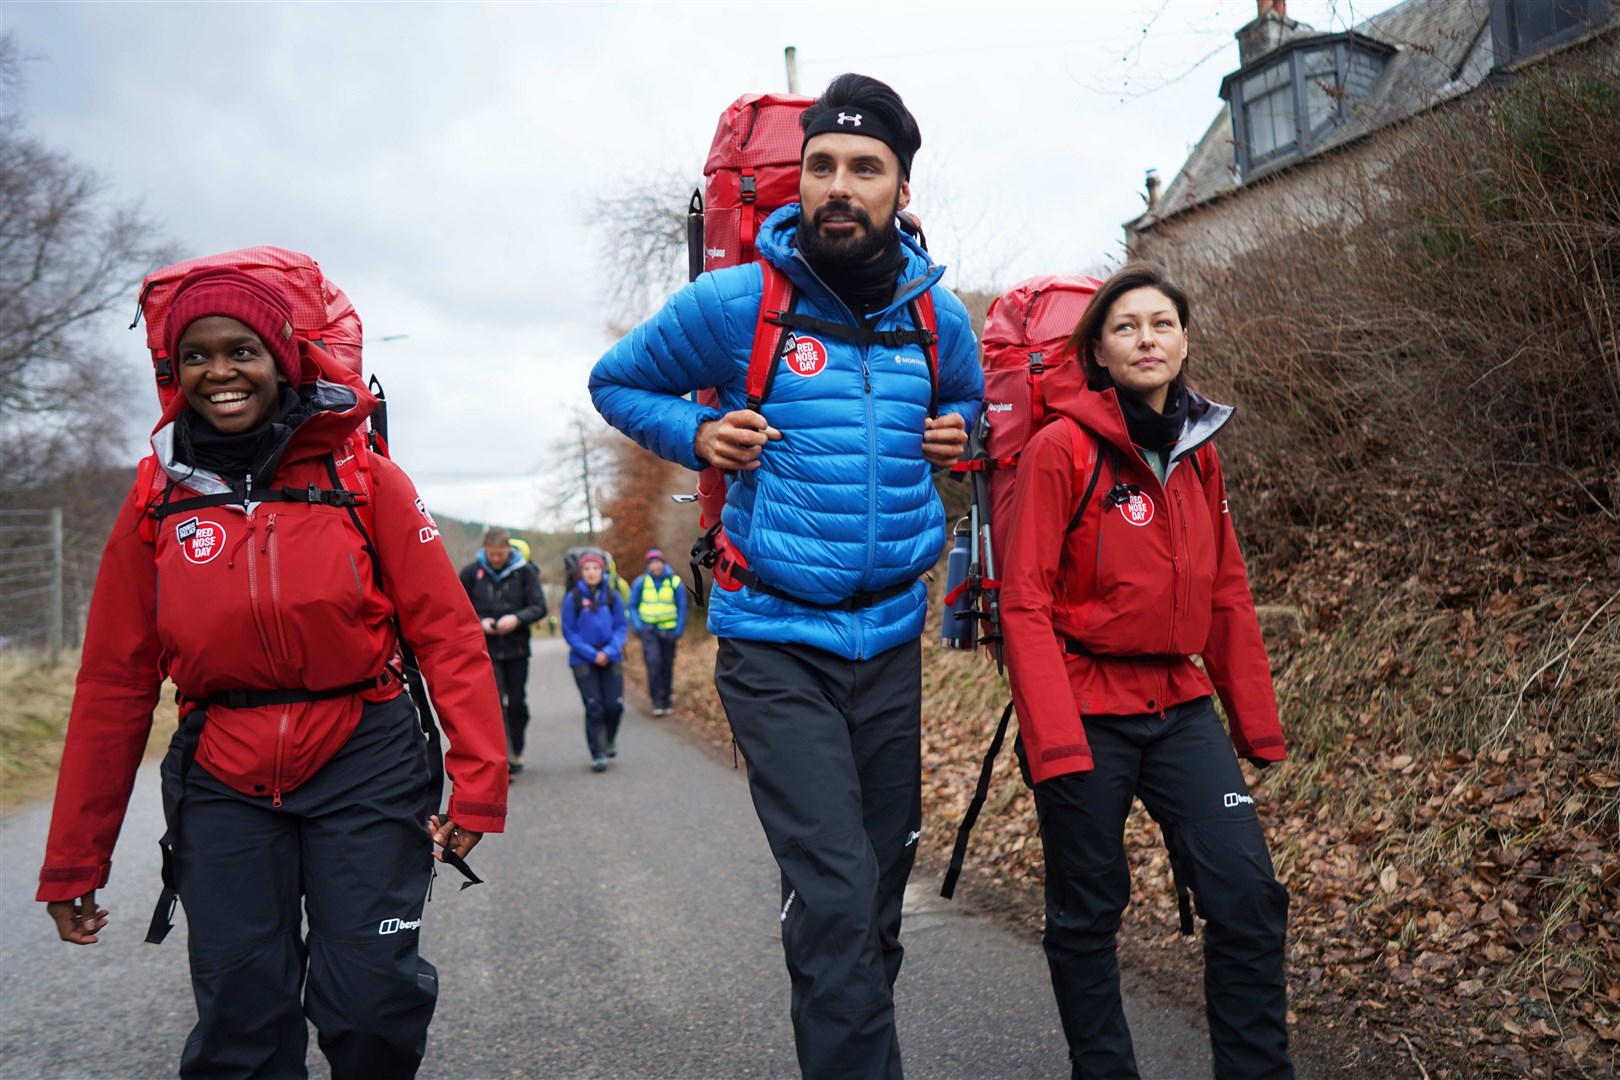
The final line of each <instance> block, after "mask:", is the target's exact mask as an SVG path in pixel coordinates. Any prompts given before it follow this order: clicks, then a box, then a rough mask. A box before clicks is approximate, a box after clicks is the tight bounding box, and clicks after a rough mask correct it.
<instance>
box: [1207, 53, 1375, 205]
mask: <svg viewBox="0 0 1620 1080" xmlns="http://www.w3.org/2000/svg"><path fill="white" fill-rule="evenodd" d="M1394 51H1395V50H1394V49H1393V48H1391V47H1390V46H1388V45H1385V44H1384V43H1382V42H1379V41H1374V40H1372V39H1371V38H1367V37H1363V36H1362V35H1360V34H1356V33H1343V34H1321V35H1313V36H1310V37H1300V38H1295V39H1293V40H1291V41H1287V42H1285V43H1284V44H1282V45H1281V46H1279V47H1278V48H1276V49H1273V50H1271V51H1270V52H1267V53H1266V54H1264V55H1263V56H1261V57H1259V58H1258V59H1257V60H1256V61H1255V62H1254V63H1251V64H1248V65H1246V66H1244V67H1243V68H1242V69H1241V70H1239V71H1236V72H1233V73H1232V74H1231V75H1228V76H1227V77H1226V79H1225V81H1224V82H1222V83H1221V96H1222V97H1223V98H1225V99H1226V100H1227V103H1228V104H1229V105H1230V106H1231V110H1232V136H1233V139H1234V141H1235V142H1236V144H1237V164H1238V172H1239V173H1240V175H1242V176H1243V177H1245V178H1247V177H1249V176H1250V175H1252V174H1253V172H1254V171H1255V170H1256V169H1259V168H1261V167H1262V166H1266V165H1271V164H1273V163H1277V162H1283V161H1287V160H1290V159H1292V158H1297V157H1301V156H1303V155H1305V154H1308V153H1309V152H1311V151H1312V150H1314V149H1316V148H1317V147H1319V146H1320V145H1322V143H1323V142H1324V141H1325V140H1326V139H1327V138H1328V137H1329V136H1330V135H1331V134H1332V132H1333V131H1334V129H1336V128H1337V127H1338V126H1339V125H1340V124H1343V123H1344V122H1345V120H1346V119H1348V117H1349V111H1348V110H1349V106H1350V105H1351V104H1352V103H1353V102H1355V101H1358V100H1360V99H1362V98H1364V97H1365V96H1366V95H1367V92H1368V91H1369V90H1370V89H1371V88H1372V85H1373V83H1374V82H1376V81H1377V79H1378V76H1379V74H1380V73H1381V72H1382V71H1383V67H1384V62H1385V60H1386V59H1388V57H1389V56H1390V54H1391V53H1393V52H1394Z"/></svg>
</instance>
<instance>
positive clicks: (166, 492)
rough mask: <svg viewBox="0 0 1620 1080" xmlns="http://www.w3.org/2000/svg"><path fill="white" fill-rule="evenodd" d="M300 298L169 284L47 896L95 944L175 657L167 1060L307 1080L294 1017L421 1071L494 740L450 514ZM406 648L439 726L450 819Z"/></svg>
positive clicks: (69, 746)
mask: <svg viewBox="0 0 1620 1080" xmlns="http://www.w3.org/2000/svg"><path fill="white" fill-rule="evenodd" d="M292 318H293V316H292V307H291V303H290V301H289V299H288V297H287V295H286V294H285V293H284V292H283V291H282V290H281V289H280V288H278V287H277V286H275V285H274V284H271V283H269V282H266V281H261V280H259V279H256V278H254V277H252V276H250V275H248V274H246V273H244V272H243V271H240V270H237V269H232V268H212V269H203V270H194V271H193V272H192V273H190V274H188V275H187V276H186V277H185V278H184V279H183V280H182V281H181V282H180V284H179V286H178V288H177V289H176V291H175V294H174V299H173V302H172V306H171V307H170V308H169V310H168V314H167V317H166V319H167V321H166V323H165V324H164V327H163V329H164V336H165V346H166V351H167V354H168V356H169V357H171V358H172V359H173V362H174V364H175V366H176V369H177V371H178V377H179V383H180V389H181V393H180V394H179V395H177V396H176V397H175V398H174V399H173V401H172V402H171V403H170V404H169V407H168V408H167V409H166V410H165V411H164V414H163V417H162V419H161V421H160V422H159V425H158V428H157V430H156V432H155V433H154V434H153V437H152V448H153V451H154V453H153V455H152V456H151V457H149V458H147V459H146V461H145V462H143V463H142V467H141V469H140V470H139V473H138V479H137V480H136V483H135V485H134V488H133V489H132V490H131V492H130V495H129V497H128V499H127V500H126V501H125V503H124V506H123V509H122V510H121V511H120V513H119V516H118V520H117V522H116V524H115V525H114V526H113V531H112V536H111V537H110V539H109V540H108V542H107V548H106V552H105V554H104V556H103V558H102V563H101V569H100V572H99V575H98V578H97V581H96V588H95V593H94V596H93V598H92V600H91V605H90V619H89V625H88V628H87V630H86V633H85V644H84V660H83V666H82V667H81V669H80V671H79V678H78V686H77V690H76V691H75V694H74V699H73V709H72V714H71V716H70V719H69V721H68V730H67V742H66V745H65V746H64V748H63V753H62V768H61V774H60V777H59V779H58V781H57V792H56V802H55V807H54V810H53V816H52V819H51V830H50V837H49V840H48V841H47V844H46V854H45V866H44V869H43V870H41V872H40V886H39V892H38V898H39V899H40V900H43V901H45V902H46V904H47V907H48V910H49V912H50V915H51V917H52V919H54V920H55V922H56V927H57V931H58V933H59V934H60V935H61V937H62V938H63V940H65V941H70V942H74V943H77V944H81V945H91V944H95V943H96V941H97V936H98V934H99V933H100V932H101V931H102V930H103V929H104V928H105V926H106V925H107V911H106V909H104V908H100V907H98V906H97V904H96V890H97V889H98V888H100V887H101V886H103V885H105V884H106V882H107V878H108V874H109V872H110V869H111V856H112V850H113V843H114V841H115V840H116V839H117V836H118V831H119V827H120V826H121V824H122V823H123V818H124V813H125V809H126V807H127V805H128V803H129V797H130V791H131V788H132V786H133V784H134V780H135V772H136V769H137V767H138V766H139V765H140V760H141V754H142V751H143V750H144V748H145V746H146V742H147V737H148V733H149V731H150V729H151V725H152V711H153V708H154V706H155V705H156V704H157V699H158V691H159V686H160V684H161V683H162V682H163V679H164V677H165V676H168V677H170V678H172V679H173V680H174V684H175V686H176V687H177V688H178V690H179V703H180V714H181V721H180V727H179V730H178V731H177V732H176V734H175V737H174V740H173V742H172V743H171V746H170V751H169V754H168V757H167V758H165V760H164V762H163V770H162V772H163V791H164V806H165V812H166V817H167V818H168V822H169V834H168V836H166V837H165V873H164V878H165V884H166V885H169V886H170V887H171V888H172V889H174V890H175V891H177V892H178V896H179V899H180V901H181V903H182V904H183V906H184V908H185V913H186V922H187V932H188V933H187V937H188V950H189V953H190V960H191V980H192V988H193V991H194V993H195V997H196V1002H197V1014H198V1016H197V1025H196V1027H195V1028H194V1029H193V1030H192V1033H191V1036H190V1038H189V1039H187V1040H186V1045H185V1049H184V1051H183V1053H182V1056H181V1060H180V1075H181V1076H183V1077H201V1076H209V1077H215V1076H243V1077H247V1076H255V1077H257V1076H277V1077H281V1076H304V1075H306V1073H305V1055H306V1044H307V1040H308V1034H307V1032H308V1028H307V1026H306V1022H305V1017H306V1016H307V1017H308V1019H309V1021H310V1022H313V1023H314V1025H315V1027H316V1030H317V1032H318V1033H319V1036H320V1045H321V1049H322V1051H323V1052H324V1053H325V1054H326V1057H327V1059H328V1060H329V1061H330V1063H331V1067H332V1075H333V1076H334V1077H351V1078H374V1077H409V1076H414V1075H415V1073H416V1070H417V1067H418V1065H419V1064H420V1062H421V1059H422V1054H423V1051H424V1049H425V1047H426V1041H427V1027H428V1022H429V1020H430V1019H431V1017H432V1015H433V1007H434V1003H435V1000H436V998H437V990H438V979H437V973H436V972H435V971H434V968H433V966H432V965H431V964H429V963H428V962H427V961H426V960H423V959H421V958H420V956H419V955H418V952H417V939H418V933H419V928H420V926H421V921H422V910H423V903H424V898H425V895H426V893H427V888H428V882H429V878H430V876H431V868H432V866H433V858H434V857H439V853H436V852H434V851H433V845H434V844H435V843H437V844H439V845H440V846H442V847H443V848H444V849H445V851H446V852H450V853H454V855H455V856H457V857H459V856H464V855H465V854H466V853H467V852H468V851H470V850H471V849H472V847H473V845H474V844H476V843H478V840H479V838H480V837H481V835H482V834H483V833H486V832H499V831H500V830H501V829H502V827H503V823H504V820H505V816H506V769H505V765H506V749H505V736H504V734H503V732H502V725H501V712H500V704H499V702H498V700H497V699H496V696H495V685H494V679H493V675H492V673H491V668H490V662H489V656H488V654H487V653H486V652H485V649H484V644H483V634H482V632H481V631H480V629H479V626H478V620H477V618H476V617H475V616H474V615H473V612H472V609H471V607H470V606H469V604H468V602H467V594H466V592H465V591H464V590H463V589H462V587H461V584H460V582H459V581H458V580H457V577H456V572H455V569H454V567H452V566H451V564H450V560H449V556H448V555H447V554H446V553H445V550H444V546H443V543H442V542H441V541H440V539H439V534H438V529H437V528H436V527H434V525H433V521H432V518H431V517H430V516H429V515H428V513H427V510H426V509H425V508H424V507H423V504H422V501H421V500H420V499H419V498H417V495H416V491H415V489H414V488H413V487H412V485H411V482H410V480H409V479H408V478H407V477H406V476H405V474H404V472H402V471H401V470H400V468H399V467H398V466H397V465H395V464H394V463H393V462H391V461H389V460H388V459H387V458H386V457H384V456H383V455H382V454H379V453H371V452H369V451H368V450H367V446H366V442H365V439H364V436H363V433H362V429H363V426H364V424H365V422H366V418H367V416H368V415H369V414H370V413H371V412H372V411H373V410H374V409H375V408H376V406H377V400H376V399H375V398H374V397H373V396H372V395H371V394H369V393H368V392H367V391H366V388H365V387H364V386H363V385H362V384H361V382H360V380H359V377H358V375H356V374H354V373H352V372H349V371H347V370H346V369H344V368H343V367H342V365H340V364H336V363H333V362H332V361H331V359H330V358H329V357H327V355H326V354H325V353H324V352H323V351H322V350H321V349H320V348H319V347H317V346H315V345H312V344H310V343H309V342H306V341H303V340H301V339H299V338H298V337H297V336H296V335H295V334H294V332H293V326H292ZM402 644H403V645H404V646H408V647H409V648H410V649H411V650H414V653H415V656H416V659H417V660H418V661H419V664H420V667H421V670H422V672H423V674H424V676H425V677H426V680H427V682H428V684H429V686H430V687H431V688H432V692H433V698H434V701H435V704H436V705H437V706H438V709H439V713H440V715H441V717H442V718H443V721H444V727H445V730H446V733H447V734H448V735H449V739H450V747H449V752H448V754H447V763H448V770H449V773H450V776H451V779H452V780H453V782H454V794H453V796H452V798H451V800H450V804H449V810H448V813H447V815H446V817H445V819H444V820H440V819H439V818H438V817H437V816H434V815H435V811H436V810H437V807H436V806H434V805H432V801H431V800H433V799H434V798H435V794H434V792H433V787H434V785H433V782H432V779H431V775H432V774H431V771H430V763H429V759H428V752H427V746H428V742H427V740H426V739H425V738H424V734H423V728H422V726H421V723H420V721H419V719H418V716H417V713H416V709H415V708H414V707H413V705H412V700H411V697H410V696H409V695H408V694H405V693H402V689H403V688H402V685H401V681H402V678H403V676H404V668H403V664H402V661H401V656H402V651H401V646H402ZM446 857H448V856H446ZM452 861H454V860H452ZM462 865H465V864H462ZM170 895H172V894H171V893H170V892H169V890H168V889H166V890H165V897H166V898H167V897H169V896H170ZM170 906H171V905H170V904H167V903H164V904H161V905H160V911H159V912H158V914H157V915H155V916H154V918H153V922H152V928H151V931H150V932H149V934H148V940H149V941H153V940H162V937H163V935H164V934H165V933H167V931H168V927H169V910H168V909H169V908H170ZM306 914H307V917H308V920H309V933H308V936H307V938H306V937H305V935H304V933H303V932H302V930H303V928H302V923H303V920H304V918H305V916H306ZM306 980H307V981H306ZM300 990H302V991H303V994H302V1000H300Z"/></svg>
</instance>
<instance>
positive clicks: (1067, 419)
mask: <svg viewBox="0 0 1620 1080" xmlns="http://www.w3.org/2000/svg"><path fill="white" fill-rule="evenodd" d="M1059 415H1062V414H1061V413H1060V414H1059ZM1063 422H1064V426H1066V427H1067V428H1068V429H1069V448H1070V451H1071V452H1072V453H1073V455H1074V491H1075V494H1076V495H1077V496H1079V498H1078V499H1077V500H1076V503H1075V508H1074V516H1073V517H1071V518H1069V527H1068V528H1067V529H1065V530H1064V532H1065V533H1072V532H1074V530H1076V529H1078V528H1079V527H1080V519H1081V518H1083V517H1085V513H1086V504H1087V503H1089V502H1090V501H1091V496H1092V493H1093V492H1095V491H1096V490H1097V478H1098V477H1099V476H1101V475H1102V466H1103V455H1102V436H1100V435H1098V434H1097V433H1096V432H1095V431H1093V432H1091V433H1090V434H1091V438H1089V439H1087V438H1086V429H1085V428H1084V427H1082V426H1081V424H1080V422H1079V421H1078V420H1076V419H1074V417H1072V416H1064V417H1063ZM1083 475H1084V476H1086V478H1087V479H1086V482H1085V486H1084V487H1082V486H1081V484H1080V477H1081V476H1083Z"/></svg>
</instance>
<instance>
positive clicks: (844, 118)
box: [838, 112, 861, 127]
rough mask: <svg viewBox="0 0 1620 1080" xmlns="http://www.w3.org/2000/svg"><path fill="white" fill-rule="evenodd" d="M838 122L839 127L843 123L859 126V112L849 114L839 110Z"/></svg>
mask: <svg viewBox="0 0 1620 1080" xmlns="http://www.w3.org/2000/svg"><path fill="white" fill-rule="evenodd" d="M838 124H839V126H840V127H842V126H843V125H845V124H848V125H849V126H850V127H860V126H861V114H860V113H856V114H855V115H854V116H851V115H849V113H842V112H841V113H839V114H838Z"/></svg>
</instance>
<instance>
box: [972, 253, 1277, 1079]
mask: <svg viewBox="0 0 1620 1080" xmlns="http://www.w3.org/2000/svg"><path fill="white" fill-rule="evenodd" d="M1188 319H1189V305H1188V301H1187V297H1186V294H1185V293H1184V292H1182V290H1181V289H1180V288H1178V287H1177V286H1176V285H1175V284H1174V283H1173V282H1172V281H1171V280H1170V279H1169V278H1168V276H1167V275H1166V274H1165V272H1164V271H1163V270H1162V269H1161V268H1159V267H1157V266H1153V265H1151V264H1146V263H1130V264H1127V265H1126V266H1125V267H1123V268H1122V269H1121V270H1120V271H1119V272H1118V273H1116V274H1114V275H1113V276H1112V277H1110V278H1109V279H1108V280H1107V281H1106V282H1104V283H1103V285H1102V287H1101V288H1100V289H1099V290H1098V291H1097V294H1096V296H1095V297H1094V298H1093V299H1092V301H1091V304H1090V306H1089V307H1088V308H1087V309H1086V313H1085V315H1084V316H1083V317H1082V318H1081V320H1080V324H1079V326H1078V327H1076V329H1075V332H1074V335H1073V337H1072V338H1071V339H1070V348H1072V349H1074V350H1075V353H1076V355H1077V356H1078V357H1079V358H1080V360H1081V362H1082V363H1083V364H1084V365H1085V373H1086V382H1087V388H1086V389H1084V390H1082V391H1080V393H1079V395H1078V399H1077V401H1075V402H1073V403H1069V402H1064V403H1061V404H1055V405H1054V404H1052V403H1049V405H1051V407H1054V408H1058V409H1062V410H1064V413H1063V418H1062V419H1061V420H1059V421H1057V422H1053V423H1049V424H1047V425H1046V427H1044V428H1043V429H1042V430H1041V431H1040V432H1039V433H1037V434H1036V435H1035V436H1034V437H1033V438H1032V439H1031V440H1030V442H1029V444H1028V445H1027V446H1026V447H1025V449H1024V453H1023V458H1022V460H1021V461H1020V462H1019V465H1018V479H1017V482H1016V487H1015V489H1014V497H1013V508H1012V523H1011V531H1010V534H1009V535H1010V539H1009V543H1008V547H1009V550H1008V551H1006V552H998V553H997V554H998V559H997V569H998V570H999V572H1000V576H1001V580H1002V585H1001V614H1002V628H1003V633H1004V635H1005V641H1006V654H1007V670H1008V676H1009V679H1010V681H1011V684H1012V693H1013V700H1014V702H1015V703H1016V705H1017V709H1018V726H1019V738H1018V742H1017V744H1016V746H1017V749H1018V757H1019V762H1020V764H1021V765H1022V767H1023V769H1024V775H1025V778H1026V780H1027V781H1028V782H1029V783H1030V784H1031V786H1032V787H1033V789H1034V792H1035V810H1036V815H1037V818H1038V820H1039V822H1040V833H1041V842H1042V844H1043V845H1044V848H1045V856H1046V932H1045V935H1044V937H1043V939H1042V940H1043V943H1044V945H1045V949H1046V957H1047V962H1048V965H1049V967H1050V969H1051V974H1052V987H1053V990H1054V992H1055V994H1056V996H1057V1003H1058V1012H1059V1014H1060V1016H1061V1017H1062V1021H1063V1031H1064V1034H1065V1035H1066V1036H1067V1038H1068V1041H1069V1056H1070V1060H1071V1061H1072V1062H1073V1066H1074V1075H1075V1076H1076V1077H1080V1076H1109V1077H1114V1076H1121V1077H1125V1076H1132V1077H1133V1076H1136V1075H1137V1070H1136V1059H1135V1055H1134V1053H1133V1051H1132V1046H1131V1034H1130V1029H1129V1028H1128V1027H1127V1025H1126V1022H1125V1013H1124V1011H1123V1010H1122V1008H1121V1005H1120V994H1119V966H1118V963H1117V961H1116V958H1115V937H1116V934H1117V932H1118V929H1119V921H1120V915H1121V913H1122V912H1123V911H1124V909H1125V905H1126V904H1127V902H1128V901H1129V899H1130V887H1131V882H1130V868H1129V866H1128V865H1127V864H1126V860H1125V850H1124V830H1125V817H1126V814H1127V813H1128V812H1129V810H1130V807H1131V800H1132V798H1140V799H1141V800H1142V803H1143V805H1144V806H1146V807H1147V810H1148V812H1149V813H1150V814H1152V815H1153V818H1154V820H1155V821H1157V822H1158V823H1159V824H1160V826H1161V827H1162V828H1163V830H1164V837H1165V843H1166V845H1167V846H1168V848H1169V852H1170V859H1171V865H1172V867H1173V869H1174V870H1175V874H1176V878H1177V881H1178V883H1179V884H1180V885H1182V886H1185V887H1186V888H1187V889H1189V890H1190V891H1191V893H1192V895H1193V896H1194V897H1195V898H1196V899H1197V909H1198V914H1199V915H1200V916H1201V917H1202V918H1203V919H1204V920H1205V930H1204V963H1205V971H1204V996H1205V1002H1206V1006H1207V1011H1208V1015H1209V1034H1210V1042H1211V1045H1212V1047H1213V1051H1214V1064H1215V1075H1216V1076H1217V1077H1223V1078H1224V1077H1230V1078H1238V1077H1243V1078H1248V1080H1257V1078H1274V1077H1289V1076H1292V1075H1293V1066H1292V1065H1291V1064H1290V1062H1289V1058H1288V1028H1287V1022H1286V1018H1287V1011H1288V1006H1287V988H1286V985H1285V982H1284V973H1283V952H1284V946H1285V938H1286V933H1287V919H1288V894H1287V892H1286V890H1284V889H1283V887H1282V886H1281V885H1280V884H1278V882H1277V879H1276V876H1275V874H1274V872H1273V870H1272V865H1271V856H1270V854H1269V853H1268V852H1267V850H1266V841H1265V837H1264V835H1263V834H1262V832H1261V828H1260V819H1259V817H1258V815H1257V814H1256V813H1255V806H1254V800H1253V798H1252V797H1251V796H1250V794H1249V788H1248V786H1247V784H1246V783H1245V781H1244V779H1243V773H1242V771H1241V770H1240V769H1239V767H1238V761H1237V757H1238V755H1242V756H1243V757H1245V758H1247V759H1248V760H1249V761H1250V762H1251V763H1253V764H1254V765H1255V766H1256V767H1259V768H1264V767H1265V766H1266V765H1267V764H1268V763H1270V762H1273V761H1281V760H1282V759H1283V758H1284V756H1285V754H1284V749H1283V735H1282V729H1281V727H1280V725H1279V723H1278V718H1277V702H1276V697H1275V694H1274V693H1273V690H1272V684H1271V669H1270V666H1269V664H1268V662H1267V660H1266V650H1265V644H1264V643H1263V642H1262V640H1261V637H1260V627H1259V623H1258V621H1257V620H1256V618H1255V611H1254V600H1253V599H1252V597H1251V596H1250V594H1249V583H1248V578H1247V576H1246V574H1245V571H1244V567H1243V557H1242V555H1241V554H1239V552H1238V544H1237V537H1236V535H1235V534H1234V533H1233V530H1232V523H1231V518H1230V517H1229V516H1228V514H1227V504H1226V485H1225V482H1224V480H1223V479H1222V476H1221V464H1220V458H1219V457H1218V456H1217V455H1216V453H1215V448H1214V445H1213V444H1212V443H1211V440H1212V439H1213V438H1214V437H1215V435H1216V433H1217V432H1219V431H1220V430H1221V428H1222V427H1223V426H1224V425H1225V424H1226V422H1227V421H1228V420H1229V419H1230V418H1231V416H1232V410H1231V408H1229V407H1227V406H1225V405H1217V404H1215V403H1214V402H1211V401H1209V400H1208V399H1206V398H1204V397H1202V396H1200V395H1199V394H1197V393H1196V392H1194V391H1193V390H1191V389H1189V388H1188V387H1187V378H1186V360H1187V350H1188V334H1187V328H1188ZM1099 470H1100V472H1099ZM1091 475H1100V477H1101V482H1100V483H1097V484H1095V486H1094V492H1095V494H1094V495H1092V496H1091V497H1090V500H1089V502H1088V503H1087V504H1086V505H1084V506H1077V505H1076V503H1077V501H1078V500H1079V499H1080V498H1081V492H1082V490H1084V488H1085V487H1086V486H1088V485H1085V479H1086V477H1087V476H1091ZM1077 477H1078V482H1077ZM1071 526H1072V527H1071ZM1195 655H1196V656H1199V657H1201V658H1202V660H1203V668H1202V669H1200V667H1199V666H1198V664H1197V663H1195V662H1194V661H1193V659H1192V657H1193V656H1195ZM1206 671H1207V672H1208V674H1207V675H1206V674H1205V672H1206ZM1215 692H1218V693H1219V694H1220V697H1221V701H1222V704H1224V706H1225V708H1226V715H1227V718H1228V721H1229V722H1230V725H1231V735H1230V737H1228V735H1227V733H1226V730H1225V729H1224V728H1223V727H1222V725H1221V721H1220V718H1219V717H1218V716H1217V715H1216V713H1215V707H1214V703H1213V701H1212V700H1211V694H1212V693H1215ZM1234 744H1235V747H1236V753H1234ZM1184 929H1185V930H1186V931H1187V932H1189V933H1190V932H1191V929H1192V925H1191V919H1190V913H1187V914H1185V915H1184Z"/></svg>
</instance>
